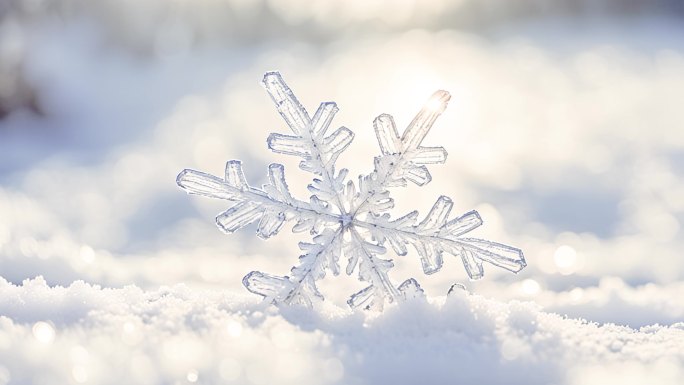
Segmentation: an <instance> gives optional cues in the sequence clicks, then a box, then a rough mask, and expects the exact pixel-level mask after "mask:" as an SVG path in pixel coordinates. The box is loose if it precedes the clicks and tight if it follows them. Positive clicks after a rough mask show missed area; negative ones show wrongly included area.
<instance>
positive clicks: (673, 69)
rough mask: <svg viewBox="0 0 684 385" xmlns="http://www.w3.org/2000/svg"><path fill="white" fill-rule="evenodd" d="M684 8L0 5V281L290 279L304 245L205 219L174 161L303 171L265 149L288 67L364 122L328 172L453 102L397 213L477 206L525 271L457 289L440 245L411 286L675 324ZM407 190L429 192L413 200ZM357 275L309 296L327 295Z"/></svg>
mask: <svg viewBox="0 0 684 385" xmlns="http://www.w3.org/2000/svg"><path fill="white" fill-rule="evenodd" d="M683 22H684V2H683V1H681V0H652V1H646V0H622V1H619V0H574V1H570V0H568V1H550V0H484V1H482V0H480V1H476V0H458V1H445V0H424V1H414V0H401V1H390V0H358V1H356V0H355V1H350V0H345V1H341V0H340V1H337V0H335V1H325V2H318V1H301V0H289V1H271V0H266V1H261V0H192V1H191V0H135V1H130V0H99V1H91V0H52V1H43V0H4V1H2V2H0V275H1V276H2V277H4V278H6V279H7V280H9V281H11V282H14V283H21V282H22V280H24V279H27V278H32V277H35V276H37V275H43V276H44V277H45V279H46V280H47V281H48V283H50V284H59V285H68V284H70V283H71V282H73V281H74V280H84V281H86V282H90V283H96V284H101V285H103V286H112V287H121V286H123V285H129V284H135V285H138V286H141V287H143V288H156V287H158V286H160V285H173V284H176V283H180V282H185V283H187V284H188V285H190V286H193V287H209V288H216V289H221V290H229V291H235V292H246V291H245V290H244V288H242V285H241V278H242V276H244V275H245V274H246V273H248V272H249V271H251V270H262V271H266V272H269V273H273V274H286V273H287V272H288V270H289V268H290V267H291V266H292V264H294V263H295V262H296V257H297V255H299V250H298V248H297V242H298V241H300V240H304V241H306V240H307V239H306V237H305V236H302V235H301V234H291V233H290V232H289V231H282V232H281V233H280V234H279V235H278V236H277V237H275V238H273V239H271V240H269V241H266V242H264V241H261V240H259V239H258V238H256V237H255V236H254V233H253V231H251V230H250V231H243V232H241V233H239V234H235V235H231V236H226V235H223V234H222V233H220V232H219V230H218V229H217V228H216V227H215V226H214V222H213V217H214V215H215V214H217V213H218V212H220V211H222V210H223V206H224V205H223V204H222V203H221V202H219V201H211V200H208V199H204V198H201V197H189V196H187V195H186V194H185V193H184V192H183V191H181V190H180V189H179V188H178V187H177V186H176V184H175V178H176V175H177V174H178V172H179V171H181V170H182V169H183V168H193V169H198V170H202V171H206V172H210V173H213V174H218V175H220V174H221V173H222V170H223V167H224V164H225V161H227V160H229V159H241V160H243V162H244V165H245V172H246V173H247V178H248V180H249V181H250V183H251V184H253V185H260V184H261V183H263V182H264V179H265V175H266V167H267V165H268V164H269V163H271V162H281V163H284V164H285V165H286V173H287V177H288V179H289V183H290V186H291V188H292V189H293V191H294V192H295V193H296V194H297V195H298V196H299V197H300V198H305V197H306V196H308V194H307V192H306V188H305V187H306V184H307V183H308V182H309V178H310V177H309V175H306V174H304V173H302V172H301V171H300V170H299V169H298V168H297V161H296V160H295V159H289V158H286V157H283V156H280V155H277V154H272V153H270V152H269V151H268V149H267V148H266V142H265V140H266V137H267V136H268V134H269V133H271V132H283V133H286V132H287V131H288V130H287V128H286V127H285V125H284V123H283V122H282V120H281V119H280V117H279V115H278V114H277V112H276V110H275V108H274V106H273V104H272V102H271V100H270V98H269V97H268V95H267V94H266V92H265V91H264V90H263V88H262V87H261V86H260V83H259V82H260V80H261V78H262V76H263V73H264V72H266V71H269V70H279V71H280V72H281V73H282V74H283V76H284V78H285V80H286V81H287V82H288V83H289V85H290V86H291V87H292V89H293V90H294V91H295V93H296V94H297V95H298V97H299V98H300V100H301V101H302V103H304V105H305V106H306V107H307V108H308V109H309V111H310V112H311V111H313V110H315V108H316V107H317V106H318V103H319V102H321V101H329V100H334V101H336V102H337V103H338V105H339V107H340V109H341V111H340V113H338V114H337V117H336V119H335V121H334V122H333V126H335V127H337V126H340V125H345V126H347V127H349V128H351V129H352V130H353V131H354V132H355V133H356V138H355V141H354V143H353V144H352V146H351V147H350V148H349V149H348V150H347V152H346V153H345V154H344V155H343V156H342V157H341V158H340V161H339V164H340V165H341V166H344V167H348V168H350V169H351V175H354V176H355V175H358V174H360V173H367V172H369V171H370V170H371V167H372V157H373V156H374V155H375V154H377V153H378V152H379V150H378V147H377V144H376V141H375V137H374V134H373V129H372V120H373V118H374V117H375V116H377V115H378V114H380V113H384V112H386V113H390V114H392V115H394V117H395V120H396V121H397V124H398V125H399V126H400V127H402V128H403V127H405V126H406V125H407V124H408V123H409V122H410V120H411V119H412V117H413V115H414V114H415V113H416V112H417V111H418V110H419V109H420V107H421V105H422V103H423V102H424V101H425V100H426V99H427V98H428V97H429V95H430V94H431V93H432V92H433V91H434V90H437V89H446V90H448V91H450V92H451V94H452V100H451V103H450V105H449V108H448V109H447V111H446V112H445V114H444V115H443V116H442V117H441V118H440V119H439V120H438V122H437V124H436V125H435V127H434V128H433V131H432V132H431V133H430V135H429V136H428V137H427V139H426V141H425V144H427V145H443V146H444V147H446V149H447V151H448V152H449V158H448V160H447V163H446V165H441V166H436V167H433V168H432V174H433V182H432V183H431V184H429V185H428V186H426V187H423V188H420V189H419V188H417V187H415V186H413V187H410V188H408V189H403V190H401V189H400V190H396V191H395V193H394V197H395V198H396V201H397V208H396V211H395V215H401V214H403V213H405V212H407V211H410V210H413V209H418V210H420V211H421V212H422V213H426V212H427V210H429V208H430V207H431V205H432V203H433V202H434V201H435V199H436V198H437V197H438V196H439V195H442V194H443V195H448V196H450V197H452V198H453V199H454V202H455V205H454V210H456V211H460V212H466V211H469V210H471V209H477V210H478V211H479V212H480V213H481V215H482V217H483V219H484V221H485V225H484V226H483V227H482V228H480V229H478V230H476V232H475V233H474V236H477V237H483V238H488V239H491V240H496V241H499V242H503V243H508V244H511V245H515V246H518V247H520V248H522V249H523V250H524V251H525V255H526V258H527V261H528V267H527V268H526V269H525V270H523V271H522V272H521V273H520V274H518V275H513V274H511V273H508V272H506V271H501V270H499V269H496V268H495V267H493V266H486V272H485V278H484V279H483V280H482V281H478V282H469V281H468V280H467V275H466V274H465V272H464V270H463V267H462V265H461V262H460V260H459V259H457V258H453V257H446V258H445V259H446V260H445V267H444V268H443V270H442V271H440V272H439V273H438V274H434V275H431V276H424V275H423V274H422V272H421V270H420V263H419V259H418V258H417V256H416V255H415V253H410V254H409V255H408V256H406V257H400V258H395V262H396V264H397V269H395V271H394V272H393V274H392V275H391V276H392V278H393V279H394V281H395V282H397V283H399V282H402V281H403V280H405V279H407V278H409V277H411V276H414V277H415V278H417V279H418V280H419V281H420V282H421V284H422V285H423V286H424V288H425V289H426V291H427V293H428V294H429V295H431V296H439V295H444V294H445V293H446V291H447V290H448V289H449V287H450V286H451V284H453V283H455V282H461V283H464V284H465V285H466V286H467V287H468V290H471V291H473V292H476V293H479V294H483V295H486V296H489V297H493V298H497V299H501V300H508V299H512V298H517V299H524V300H533V301H535V302H537V303H538V304H539V305H540V306H542V307H543V308H545V309H547V310H548V311H554V312H559V313H561V314H568V315H569V316H572V317H584V318H588V319H590V320H592V321H598V322H614V323H618V324H626V325H630V326H633V327H636V326H642V325H646V324H652V323H661V324H671V323H673V322H676V321H681V320H682V319H683V318H684V283H683V282H682V280H683V278H684V258H683V257H682V254H681V250H682V249H684V237H683V235H684V232H683V231H684V230H682V228H681V227H682V223H683V221H684V179H683V177H684V108H683V107H684V104H683V103H684V23H683ZM416 197H420V199H417V198H416ZM360 285H361V284H360V283H357V282H355V280H354V279H350V278H348V277H335V278H332V279H328V280H326V281H325V283H324V284H323V286H322V290H323V292H324V294H325V295H326V297H328V298H329V299H330V300H331V301H332V302H333V303H339V304H343V303H344V299H345V298H346V297H347V296H348V295H349V294H350V293H352V292H353V290H355V289H357V288H360V287H361V286H360Z"/></svg>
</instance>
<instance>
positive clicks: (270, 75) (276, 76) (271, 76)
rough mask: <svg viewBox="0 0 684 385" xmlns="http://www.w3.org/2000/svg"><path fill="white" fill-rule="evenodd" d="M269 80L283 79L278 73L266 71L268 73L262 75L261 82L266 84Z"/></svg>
mask: <svg viewBox="0 0 684 385" xmlns="http://www.w3.org/2000/svg"><path fill="white" fill-rule="evenodd" d="M270 79H280V80H282V79H283V77H282V75H280V72H278V71H268V72H266V73H265V74H264V78H263V80H262V81H263V82H264V83H266V82H268V81H269V80H270Z"/></svg>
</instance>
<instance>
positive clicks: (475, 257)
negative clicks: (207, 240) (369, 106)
mask: <svg viewBox="0 0 684 385" xmlns="http://www.w3.org/2000/svg"><path fill="white" fill-rule="evenodd" d="M263 84H264V86H265V88H266V91H268V93H269V94H270V95H271V98H272V99H273V101H274V102H275V105H276V107H277V109H278V112H279V113H280V115H281V116H282V117H283V119H284V120H285V122H286V123H287V125H288V126H289V128H290V130H291V131H292V134H288V135H286V134H280V133H273V134H271V135H270V136H269V137H268V147H269V148H270V149H271V150H272V151H273V152H276V153H279V154H286V155H293V156H297V157H301V158H302V161H301V162H300V164H299V167H300V168H301V169H302V170H304V171H307V172H310V173H312V174H313V175H314V178H313V182H312V183H311V184H310V185H309V186H308V190H309V191H310V192H311V193H312V195H311V196H310V198H309V200H308V201H304V200H300V199H297V198H295V197H293V196H292V195H291V194H290V191H289V189H288V186H287V183H286V181H285V174H284V167H283V165H281V164H278V163H273V164H271V165H270V166H269V167H268V183H267V184H265V185H263V186H262V187H261V188H256V187H252V186H250V185H249V184H248V183H247V180H246V178H245V175H244V173H243V171H242V163H241V162H240V161H239V160H231V161H228V163H227V164H226V172H225V177H223V178H219V177H216V176H213V175H209V174H206V173H203V172H199V171H194V170H187V169H186V170H183V171H182V172H181V173H180V174H179V175H178V178H177V183H178V185H179V186H180V187H181V188H183V189H184V190H185V191H187V192H188V193H190V194H198V195H203V196H207V197H210V198H218V199H224V200H226V201H228V202H229V208H228V210H226V211H224V212H222V213H221V214H219V215H218V216H217V217H216V224H217V225H218V227H219V228H220V229H221V230H222V231H223V232H225V233H233V232H235V231H237V230H239V229H241V228H243V227H245V226H247V225H249V224H251V223H254V222H256V221H258V227H257V235H258V236H259V237H260V238H263V239H266V238H269V237H271V236H273V235H275V234H277V233H278V232H279V231H280V229H281V228H282V227H283V225H284V224H285V222H294V223H295V224H294V226H293V228H292V231H293V232H302V231H308V232H309V233H310V234H311V235H312V236H313V239H312V241H311V242H310V243H305V242H300V245H299V246H300V248H301V249H302V251H303V254H302V255H301V256H300V257H299V264H298V265H296V266H294V267H293V268H292V269H291V274H290V275H289V276H276V275H271V274H267V273H262V272H259V271H253V272H251V273H249V274H247V275H246V276H245V277H244V279H243V284H244V285H245V287H246V288H247V290H249V291H250V292H252V293H255V294H259V295H261V296H263V297H264V298H265V300H267V301H271V302H275V303H284V304H303V305H305V306H308V307H311V306H312V305H313V301H314V300H316V299H320V300H322V299H323V296H322V295H321V293H320V292H319V291H318V289H317V287H316V282H317V281H318V280H320V279H322V278H323V277H325V274H326V271H327V270H330V271H331V272H332V273H333V274H335V275H337V274H339V273H340V265H339V264H340V258H341V257H342V256H344V258H345V259H346V260H347V266H346V269H345V271H346V273H347V274H349V275H351V274H352V273H353V272H354V271H358V277H359V279H360V280H361V281H364V282H366V283H367V284H368V287H366V288H364V289H363V290H361V291H359V292H357V293H355V294H353V295H352V296H351V298H350V299H349V300H348V301H347V303H348V304H349V305H350V306H351V307H352V308H364V309H377V310H381V309H382V308H383V306H384V304H385V303H393V302H398V301H400V300H403V299H406V298H407V297H413V296H418V295H422V293H423V291H422V289H421V288H420V286H419V285H418V283H417V281H416V280H415V279H413V278H411V279H408V280H406V281H405V282H404V283H402V284H401V285H399V286H395V285H394V284H393V283H392V281H391V280H390V278H389V276H388V272H389V271H390V269H391V268H392V267H393V266H394V264H393V263H392V260H390V259H385V258H382V257H380V256H381V255H384V254H386V252H387V248H388V246H389V247H391V248H392V250H393V251H394V252H395V253H396V254H397V255H400V256H403V255H406V254H407V253H408V246H411V247H412V248H414V249H415V250H416V252H417V253H418V255H419V256H420V261H421V263H422V267H423V271H424V272H425V274H433V273H436V272H437V271H439V270H440V269H441V267H442V265H443V257H442V256H443V254H445V253H446V254H451V255H454V256H458V257H460V258H461V260H462V262H463V265H464V266H465V270H466V272H467V273H468V276H469V277H470V278H471V279H473V280H475V279H479V278H482V276H483V273H484V269H483V262H488V263H490V264H493V265H496V266H499V267H502V268H504V269H507V270H510V271H512V272H518V271H520V270H521V269H522V268H524V267H525V266H526V263H525V259H524V257H523V253H522V251H521V250H520V249H517V248H514V247H510V246H506V245H503V244H500V243H495V242H490V241H486V240H483V239H477V238H463V237H462V236H463V235H464V234H466V233H468V232H470V231H471V230H473V229H475V228H477V227H478V226H480V225H481V224H482V219H481V218H480V215H479V214H478V213H477V212H476V211H470V212H468V213H465V214H463V215H461V216H457V217H455V218H451V219H450V218H449V217H450V211H451V208H452V206H453V203H452V201H451V199H450V198H448V197H446V196H441V197H439V198H438V199H437V201H436V202H435V204H434V205H433V206H432V209H431V210H430V212H429V213H428V214H427V216H425V217H424V218H423V219H422V220H420V221H419V220H418V218H419V214H418V212H417V211H412V212H410V213H408V214H406V215H404V216H402V217H399V218H396V219H393V218H392V217H391V216H390V214H389V210H390V209H392V208H393V206H394V201H393V199H392V198H391V197H390V192H389V188H392V187H402V186H406V185H407V182H412V183H415V184H416V185H418V186H423V185H425V184H427V183H428V182H430V180H431V176H430V172H429V171H428V169H427V165H430V164H439V163H444V162H445V161H446V157H447V152H446V151H445V150H444V148H443V147H426V146H422V145H421V143H422V142H423V139H424V138H425V136H426V135H427V133H428V131H429V130H430V128H431V127H432V125H433V124H434V122H435V120H436V119H437V118H438V117H439V116H440V115H441V114H442V112H443V111H444V110H445V109H446V106H447V103H448V101H449V99H450V95H449V93H448V92H446V91H437V92H435V93H434V94H433V95H432V97H430V99H429V100H428V101H427V103H426V104H425V106H424V107H423V108H422V109H421V110H420V112H418V114H417V115H416V117H415V118H414V119H413V121H412V122H411V123H410V124H409V125H408V127H407V128H406V130H405V131H404V133H403V135H401V136H400V135H399V132H398V131H397V127H396V125H395V123H394V119H393V118H392V116H391V115H387V114H382V115H380V116H378V117H377V118H375V120H374V121H373V126H374V128H375V134H376V136H377V139H378V143H379V144H380V150H381V154H380V155H379V156H377V157H375V162H374V163H375V169H374V170H373V171H372V172H371V173H370V174H367V175H361V176H359V178H358V182H357V183H354V181H352V180H347V175H348V170H347V169H344V168H342V169H340V170H337V168H336V161H337V158H338V157H339V156H340V154H341V153H342V152H343V151H344V150H345V149H346V148H347V147H348V146H349V144H350V143H351V142H352V140H353V138H354V133H353V132H352V131H351V130H349V129H348V128H346V127H340V128H338V129H337V130H335V131H334V132H332V133H329V132H328V131H329V130H328V128H329V127H330V123H331V121H332V119H333V117H334V116H335V114H336V113H337V111H338V108H337V105H336V104H335V103H334V102H324V103H321V104H320V106H319V107H318V110H316V113H315V114H314V115H313V117H311V116H309V114H308V113H307V111H306V110H305V109H304V107H303V106H302V105H301V104H300V103H299V101H298V100H297V98H296V97H295V96H294V94H293V93H292V91H291V90H290V88H289V87H288V86H287V84H285V82H284V81H283V79H282V77H281V76H280V74H279V73H278V72H269V73H266V74H265V75H264V79H263Z"/></svg>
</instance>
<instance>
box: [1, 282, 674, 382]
mask: <svg viewBox="0 0 684 385" xmlns="http://www.w3.org/2000/svg"><path fill="white" fill-rule="evenodd" d="M0 312H2V314H3V316H2V317H1V318H0V362H1V363H2V364H0V374H2V376H4V379H6V380H7V379H9V380H10V382H9V383H41V384H65V383H70V382H72V381H74V380H75V381H76V382H92V383H97V384H121V383H166V384H172V383H192V382H197V383H203V384H220V383H237V384H242V383H252V384H274V383H278V384H378V383H392V384H415V383H431V384H452V383H455V382H457V383H486V384H607V383H620V384H641V383H651V384H654V383H656V384H673V385H674V384H679V383H681V378H682V376H684V370H682V367H681V362H682V360H684V323H681V322H680V323H675V324H672V325H670V326H657V325H656V326H648V327H643V328H641V329H638V330H635V329H631V328H628V327H624V326H616V325H613V324H605V325H598V324H596V323H591V322H587V321H585V320H579V319H568V318H564V317H561V316H559V315H557V314H553V313H546V312H543V311H540V309H539V306H538V305H535V304H534V303H532V302H519V301H511V302H508V303H503V302H498V301H494V300H491V299H486V298H484V297H481V296H478V295H473V294H469V293H468V292H466V291H464V290H458V291H456V292H454V293H453V294H452V295H450V296H448V297H438V298H433V299H431V300H430V301H429V302H427V301H425V300H423V299H416V300H413V301H410V302H408V303H406V304H404V305H403V306H394V307H391V308H389V309H387V310H386V311H385V312H384V313H382V314H377V313H371V312H365V313H364V312H356V313H352V312H350V311H339V310H338V311H330V310H326V311H312V310H308V309H306V308H303V307H290V308H282V309H277V308H275V307H274V306H265V305H264V304H263V303H257V302H255V301H254V299H253V298H245V297H244V296H239V295H235V294H234V293H232V292H228V291H217V290H211V291H209V290H192V289H190V288H188V287H187V286H185V285H182V284H180V285H176V286H173V287H162V288H160V289H158V290H154V291H144V290H141V289H140V288H138V287H135V286H126V287H124V288H122V289H107V288H101V287H99V286H91V285H89V284H86V283H84V282H82V281H77V282H74V283H73V284H71V285H70V286H69V287H66V288H65V287H49V286H48V285H47V284H46V282H45V280H44V279H42V278H36V279H33V280H26V281H24V282H23V283H22V285H20V286H15V285H13V284H10V283H8V282H7V281H5V280H2V281H0ZM0 378H2V377H0Z"/></svg>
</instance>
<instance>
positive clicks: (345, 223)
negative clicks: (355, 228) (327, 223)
mask: <svg viewBox="0 0 684 385" xmlns="http://www.w3.org/2000/svg"><path fill="white" fill-rule="evenodd" d="M353 220H354V217H352V216H351V214H343V215H342V216H341V217H340V223H342V227H344V228H347V227H349V225H350V224H351V223H352V221H353Z"/></svg>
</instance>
